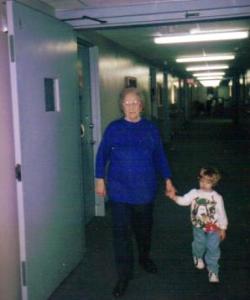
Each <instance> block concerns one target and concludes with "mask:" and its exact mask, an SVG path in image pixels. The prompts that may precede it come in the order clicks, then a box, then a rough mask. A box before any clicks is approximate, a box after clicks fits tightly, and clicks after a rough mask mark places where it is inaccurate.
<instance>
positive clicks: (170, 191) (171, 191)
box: [165, 179, 176, 201]
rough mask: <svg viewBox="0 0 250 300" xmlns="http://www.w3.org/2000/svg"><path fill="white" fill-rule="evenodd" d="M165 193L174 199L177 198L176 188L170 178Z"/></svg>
mask: <svg viewBox="0 0 250 300" xmlns="http://www.w3.org/2000/svg"><path fill="white" fill-rule="evenodd" d="M165 195H166V196H167V197H169V198H170V199H172V200H174V201H175V199H176V188H175V187H174V185H173V183H172V181H171V180H170V179H167V180H166V184H165Z"/></svg>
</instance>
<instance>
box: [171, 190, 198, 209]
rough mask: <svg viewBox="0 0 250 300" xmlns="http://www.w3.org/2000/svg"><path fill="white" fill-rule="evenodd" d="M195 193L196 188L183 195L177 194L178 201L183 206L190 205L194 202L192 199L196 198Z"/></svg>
mask: <svg viewBox="0 0 250 300" xmlns="http://www.w3.org/2000/svg"><path fill="white" fill-rule="evenodd" d="M195 195H196V190H195V189H193V190H191V191H189V192H188V193H186V194H185V195H183V196H177V197H176V203H177V204H179V205H181V206H188V205H190V204H191V203H192V200H193V199H194V198H195Z"/></svg>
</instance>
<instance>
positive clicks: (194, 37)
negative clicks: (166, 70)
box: [154, 30, 248, 44]
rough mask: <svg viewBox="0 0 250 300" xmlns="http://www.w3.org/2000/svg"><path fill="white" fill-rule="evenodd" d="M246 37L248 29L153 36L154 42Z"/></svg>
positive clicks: (219, 39)
mask: <svg viewBox="0 0 250 300" xmlns="http://www.w3.org/2000/svg"><path fill="white" fill-rule="evenodd" d="M246 38H248V31H246V30H245V31H224V32H213V33H211V32H208V33H196V34H183V35H169V36H162V37H156V38H154V42H155V43H156V44H176V43H194V42H208V41H225V40H239V39H246Z"/></svg>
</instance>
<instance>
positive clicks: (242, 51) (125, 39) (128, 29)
mask: <svg viewBox="0 0 250 300" xmlns="http://www.w3.org/2000/svg"><path fill="white" fill-rule="evenodd" d="M228 1H229V0H228ZM43 2H46V3H48V4H49V5H51V6H53V7H54V8H55V9H56V10H57V11H59V12H62V11H68V10H73V11H75V12H77V11H80V10H81V11H82V10H83V11H84V10H85V9H86V10H87V11H88V12H89V11H94V10H95V9H102V8H104V9H107V8H109V9H110V10H111V8H116V9H118V11H119V8H120V9H121V8H122V7H124V6H126V7H130V9H131V7H132V9H133V7H135V5H140V6H142V5H143V6H146V5H152V4H154V5H155V6H157V5H163V4H164V5H165V4H166V3H167V4H169V6H170V5H177V4H179V3H180V2H182V4H181V5H184V4H188V3H191V2H192V3H194V2H195V1H194V0H182V1H180V0H155V1H150V0H105V1H104V0H69V1H67V0H62V1H61V0H43ZM198 2H201V1H198V0H197V3H198ZM203 2H204V1H203ZM206 2H207V1H206ZM217 2H218V1H217ZM220 2H222V1H220ZM229 2H230V1H229ZM229 2H228V3H229ZM231 2H234V3H235V2H244V1H231ZM248 3H249V0H248ZM249 6H250V3H249ZM102 12H103V11H102ZM232 28H237V29H246V30H248V31H249V32H250V14H249V16H248V17H241V18H235V17H234V19H230V18H229V17H228V16H227V18H226V20H218V18H216V20H208V21H205V20H202V21H199V20H198V21H197V20H191V21H190V20H188V22H187V21H186V22H183V21H182V22H171V23H169V24H162V23H161V24H155V25H153V24H151V25H143V26H123V27H122V26H120V27H117V28H95V29H88V30H95V31H96V32H98V34H101V35H103V36H105V37H106V38H108V39H110V40H112V41H114V42H116V43H118V44H120V45H122V46H123V47H125V48H127V49H129V50H131V51H133V52H134V53H136V54H138V55H140V56H142V57H144V58H145V59H148V60H150V61H151V62H152V63H154V64H155V65H157V66H163V64H165V65H166V64H167V65H168V66H169V69H170V70H171V72H172V73H173V74H174V75H183V76H184V75H185V74H187V73H186V71H185V66H186V65H184V64H177V63H176V62H175V59H176V57H177V56H188V55H204V54H214V53H222V52H223V53H228V52H230V53H231V52H233V53H235V55H236V57H235V60H233V61H230V62H229V61H228V62H227V63H229V64H230V70H229V71H228V72H227V75H228V76H229V75H232V74H233V73H235V72H236V71H237V70H239V71H240V72H244V71H245V70H246V69H250V38H248V39H245V40H237V41H216V42H202V43H186V44H175V45H173V44H172V45H156V44H154V42H153V38H154V37H158V36H161V35H164V34H177V33H188V32H189V31H190V30H191V29H198V30H201V31H208V30H218V29H219V30H228V29H232ZM79 30H81V29H79ZM189 64H190V63H189ZM189 75H190V74H188V76H189Z"/></svg>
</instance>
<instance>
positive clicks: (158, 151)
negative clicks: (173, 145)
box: [153, 128, 171, 179]
mask: <svg viewBox="0 0 250 300" xmlns="http://www.w3.org/2000/svg"><path fill="white" fill-rule="evenodd" d="M154 138H155V142H156V143H155V149H154V153H153V159H154V164H155V167H156V170H157V172H158V173H159V174H160V175H161V176H162V177H163V178H164V179H167V178H170V177H171V171H170V167H169V163H168V159H167V156H166V153H165V151H164V148H163V144H162V141H161V138H160V134H159V131H158V129H157V128H155V133H154Z"/></svg>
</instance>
